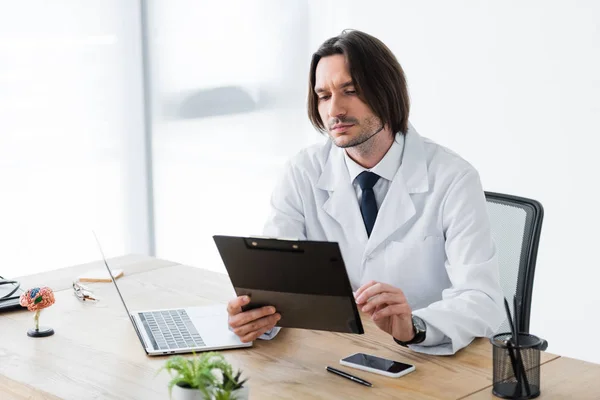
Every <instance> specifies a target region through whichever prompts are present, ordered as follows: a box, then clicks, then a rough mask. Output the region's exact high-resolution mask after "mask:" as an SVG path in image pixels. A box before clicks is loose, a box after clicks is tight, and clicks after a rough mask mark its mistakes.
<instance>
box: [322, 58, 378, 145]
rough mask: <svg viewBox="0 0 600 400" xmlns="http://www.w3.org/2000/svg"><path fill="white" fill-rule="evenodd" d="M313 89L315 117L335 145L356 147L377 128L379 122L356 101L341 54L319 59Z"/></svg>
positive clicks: (359, 101)
mask: <svg viewBox="0 0 600 400" xmlns="http://www.w3.org/2000/svg"><path fill="white" fill-rule="evenodd" d="M314 90H315V92H316V94H317V97H318V105H319V115H320V116H321V120H322V121H323V124H324V125H325V127H326V128H327V132H328V134H329V137H330V138H331V140H332V141H333V143H334V144H335V145H336V146H338V147H343V148H346V147H354V146H358V145H360V144H362V143H364V142H366V141H367V140H369V139H370V138H371V136H372V135H373V134H374V133H375V132H377V130H378V129H380V128H381V121H380V119H379V118H377V117H376V116H375V115H374V114H373V111H372V110H371V108H370V107H369V106H368V105H367V104H366V103H364V102H363V101H362V100H361V99H359V98H358V95H357V94H356V90H355V88H354V84H353V82H352V78H351V76H350V72H349V71H348V66H347V65H346V59H345V58H344V56H343V55H341V54H336V55H333V56H328V57H323V58H321V59H320V60H319V63H318V64H317V69H316V71H315V87H314Z"/></svg>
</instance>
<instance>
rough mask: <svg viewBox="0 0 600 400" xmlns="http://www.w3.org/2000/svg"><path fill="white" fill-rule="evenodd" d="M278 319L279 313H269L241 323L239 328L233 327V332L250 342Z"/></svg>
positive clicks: (272, 325) (271, 326) (279, 317)
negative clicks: (243, 323) (247, 322)
mask: <svg viewBox="0 0 600 400" xmlns="http://www.w3.org/2000/svg"><path fill="white" fill-rule="evenodd" d="M280 319H281V315H279V314H273V315H269V316H266V317H263V318H260V319H258V320H256V321H253V322H251V323H249V324H246V325H242V326H241V327H239V328H235V329H234V330H233V332H234V333H235V334H236V335H238V336H239V337H240V338H241V339H242V341H247V342H251V341H252V340H254V339H256V338H257V337H259V336H260V335H262V334H263V333H265V332H267V331H268V330H269V329H273V327H274V326H275V324H276V323H277V321H279V320H280Z"/></svg>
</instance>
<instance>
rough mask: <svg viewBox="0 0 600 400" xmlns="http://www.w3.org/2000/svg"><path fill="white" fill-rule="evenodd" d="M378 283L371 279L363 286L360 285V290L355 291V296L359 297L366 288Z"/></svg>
mask: <svg viewBox="0 0 600 400" xmlns="http://www.w3.org/2000/svg"><path fill="white" fill-rule="evenodd" d="M376 283H377V282H376V281H369V282H367V283H365V284H364V285H362V286H361V287H359V288H358V290H357V291H356V292H354V298H355V299H358V297H359V296H360V295H361V294H362V292H364V291H365V290H366V289H368V288H370V287H371V286H373V285H374V284H376Z"/></svg>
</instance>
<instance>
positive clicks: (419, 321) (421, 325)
mask: <svg viewBox="0 0 600 400" xmlns="http://www.w3.org/2000/svg"><path fill="white" fill-rule="evenodd" d="M412 320H413V325H414V326H415V328H417V330H418V331H420V332H424V331H425V330H426V329H427V327H426V325H425V321H423V320H422V319H421V318H419V317H417V316H414V315H413V317H412Z"/></svg>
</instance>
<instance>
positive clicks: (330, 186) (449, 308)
mask: <svg viewBox="0 0 600 400" xmlns="http://www.w3.org/2000/svg"><path fill="white" fill-rule="evenodd" d="M404 145H405V148H404V155H403V158H402V164H401V166H400V168H399V170H398V172H397V174H396V176H395V177H394V179H393V181H392V182H391V184H390V187H389V189H388V192H387V194H386V197H385V199H384V201H383V203H382V204H381V207H380V209H379V212H378V215H377V220H376V222H375V225H374V227H373V232H372V233H371V237H367V233H366V230H365V227H364V223H363V220H362V217H361V213H360V206H359V204H358V200H357V196H356V192H355V189H354V188H353V186H352V184H351V182H350V178H349V174H348V168H347V166H346V164H345V161H344V155H343V151H344V150H343V149H340V148H337V147H336V146H334V145H333V144H332V143H331V142H330V141H327V142H326V143H323V144H318V145H314V146H311V147H309V148H307V149H305V150H303V151H301V152H300V153H299V154H297V155H296V156H295V157H294V158H293V159H292V160H291V161H290V162H289V163H288V165H287V167H286V169H285V172H284V174H283V177H282V179H281V180H280V182H279V183H278V185H277V187H276V189H275V191H274V193H273V195H272V200H271V205H272V214H271V216H270V218H269V219H268V221H267V223H266V225H265V229H264V233H265V235H268V236H272V237H283V238H297V239H307V240H323V241H333V242H338V243H339V246H340V249H341V251H342V255H343V258H344V262H345V264H346V269H347V271H348V276H349V278H350V282H351V284H352V288H353V290H356V289H358V288H359V287H360V286H361V285H363V284H364V283H366V282H368V281H370V280H376V281H380V282H385V283H388V284H390V285H393V286H395V287H398V288H400V289H401V290H402V291H403V292H404V294H405V295H406V298H407V300H408V302H409V304H410V306H411V308H412V310H413V314H414V315H417V316H419V317H421V318H422V319H423V320H424V321H425V322H426V324H427V325H428V327H429V326H433V327H435V328H437V329H438V330H439V331H441V332H442V333H443V335H445V336H446V338H444V339H445V341H446V343H442V344H438V345H436V346H422V345H413V346H411V348H413V349H414V350H417V351H421V352H426V353H430V354H453V353H455V352H456V351H458V350H459V349H461V348H463V347H465V346H466V345H468V344H469V343H470V342H471V341H472V340H473V339H474V338H475V337H482V336H483V337H485V336H490V335H492V334H493V333H494V332H495V331H496V330H497V329H498V328H499V326H500V324H501V323H502V321H503V319H504V317H503V315H504V314H503V308H502V307H503V306H502V305H503V297H502V290H501V288H500V285H499V275H498V263H497V256H496V249H495V246H494V243H493V240H492V237H491V232H490V224H489V220H488V215H487V208H486V203H485V197H484V193H483V190H482V187H481V183H480V180H479V175H478V173H477V171H476V170H475V169H474V168H473V167H472V166H471V165H470V164H469V163H467V162H466V161H465V160H463V159H462V158H460V157H459V156H458V155H457V154H455V153H453V152H452V151H450V150H448V149H446V148H444V147H442V146H440V145H438V144H436V143H434V142H432V141H430V140H428V139H425V138H422V137H421V136H419V134H418V133H417V132H416V131H415V129H414V128H413V127H412V126H410V127H409V130H408V132H407V134H406V136H405V144H404ZM315 279H319V278H318V276H317V277H315ZM315 312H318V311H317V310H315ZM443 335H442V336H443ZM448 339H450V340H448Z"/></svg>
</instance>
